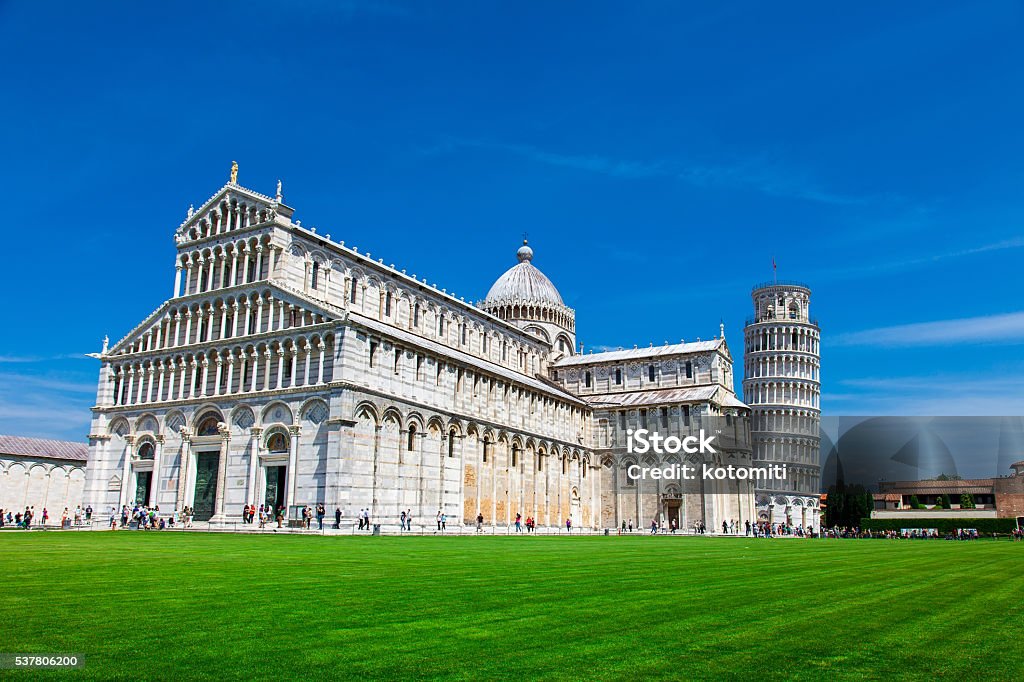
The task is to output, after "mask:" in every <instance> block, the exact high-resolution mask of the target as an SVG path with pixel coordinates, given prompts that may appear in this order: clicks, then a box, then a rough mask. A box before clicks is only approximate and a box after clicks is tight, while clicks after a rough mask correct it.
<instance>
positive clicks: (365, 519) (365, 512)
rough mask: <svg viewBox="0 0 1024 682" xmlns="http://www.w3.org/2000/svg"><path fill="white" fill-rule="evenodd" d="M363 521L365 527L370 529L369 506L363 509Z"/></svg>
mask: <svg viewBox="0 0 1024 682" xmlns="http://www.w3.org/2000/svg"><path fill="white" fill-rule="evenodd" d="M363 522H364V523H363V527H364V528H366V530H370V508H369V507H367V508H366V509H364V510H363Z"/></svg>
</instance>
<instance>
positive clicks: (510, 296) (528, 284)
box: [483, 239, 565, 307]
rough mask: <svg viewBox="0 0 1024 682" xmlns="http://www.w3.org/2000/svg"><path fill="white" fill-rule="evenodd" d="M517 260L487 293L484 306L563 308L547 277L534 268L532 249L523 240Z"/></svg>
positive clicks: (553, 286) (558, 295)
mask: <svg viewBox="0 0 1024 682" xmlns="http://www.w3.org/2000/svg"><path fill="white" fill-rule="evenodd" d="M516 256H517V257H518V258H519V263H518V264H517V265H514V266H512V267H511V268H509V269H508V270H507V271H506V272H505V274H504V275H502V276H501V277H499V278H498V280H497V281H496V282H495V283H494V285H493V286H492V287H491V290H490V291H488V292H487V298H485V299H484V301H483V302H484V304H485V305H487V304H497V303H526V302H530V303H553V304H555V305H557V306H560V307H564V306H565V304H564V303H562V296H561V295H560V294H559V293H558V289H556V288H555V285H554V284H552V283H551V280H550V279H548V278H547V276H546V275H545V274H544V273H543V272H541V271H540V270H538V269H537V268H535V267H534V266H533V263H532V262H531V261H532V260H533V249H531V248H530V246H529V245H528V244H527V243H526V240H525V239H524V240H523V245H522V246H520V247H519V251H517V252H516Z"/></svg>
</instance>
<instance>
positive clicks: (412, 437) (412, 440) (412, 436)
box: [406, 424, 416, 452]
mask: <svg viewBox="0 0 1024 682" xmlns="http://www.w3.org/2000/svg"><path fill="white" fill-rule="evenodd" d="M406 450H408V451H409V452H415V451H416V425H415V424H409V440H408V442H407V443H406Z"/></svg>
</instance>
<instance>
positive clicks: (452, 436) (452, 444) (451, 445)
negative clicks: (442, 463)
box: [448, 429, 456, 457]
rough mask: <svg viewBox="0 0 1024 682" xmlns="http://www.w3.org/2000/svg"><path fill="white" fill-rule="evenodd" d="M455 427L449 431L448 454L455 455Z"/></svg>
mask: <svg viewBox="0 0 1024 682" xmlns="http://www.w3.org/2000/svg"><path fill="white" fill-rule="evenodd" d="M455 437H456V436H455V429H452V430H451V431H449V432H448V456H449V457H454V456H455Z"/></svg>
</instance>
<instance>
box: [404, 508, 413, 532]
mask: <svg viewBox="0 0 1024 682" xmlns="http://www.w3.org/2000/svg"><path fill="white" fill-rule="evenodd" d="M405 529H406V530H408V531H411V530H412V509H406V510H405Z"/></svg>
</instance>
